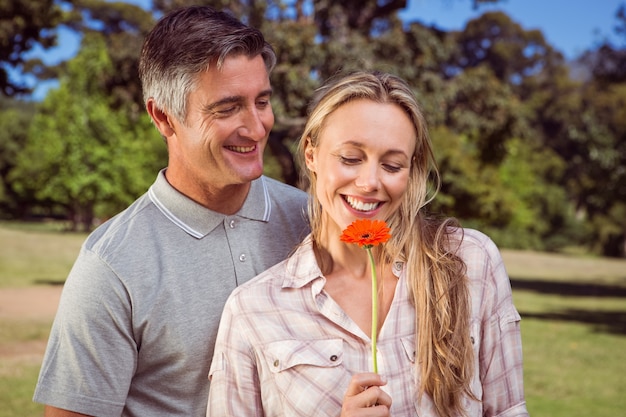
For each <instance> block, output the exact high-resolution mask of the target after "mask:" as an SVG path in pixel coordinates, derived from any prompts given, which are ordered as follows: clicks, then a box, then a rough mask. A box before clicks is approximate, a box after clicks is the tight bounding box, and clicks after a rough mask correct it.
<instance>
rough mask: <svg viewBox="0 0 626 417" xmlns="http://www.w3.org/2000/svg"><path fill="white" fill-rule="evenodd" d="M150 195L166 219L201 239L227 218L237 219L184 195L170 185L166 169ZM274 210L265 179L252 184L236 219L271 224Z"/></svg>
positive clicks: (158, 177) (153, 186) (160, 173)
mask: <svg viewBox="0 0 626 417" xmlns="http://www.w3.org/2000/svg"><path fill="white" fill-rule="evenodd" d="M148 196H149V197H150V200H151V201H152V202H153V203H154V205H155V206H157V208H158V209H159V210H160V211H161V212H162V213H163V215H165V217H167V218H168V219H169V220H170V221H171V222H172V223H174V224H175V225H177V226H178V227H180V228H181V229H183V230H184V231H185V232H187V233H189V234H190V235H191V236H193V237H195V238H197V239H201V238H203V237H204V236H206V235H207V234H209V233H210V232H211V231H212V230H213V229H215V228H216V227H217V226H218V225H220V224H222V223H223V222H224V219H225V218H227V217H233V216H226V215H225V214H222V213H218V212H215V211H213V210H209V209H208V208H206V207H204V206H202V205H200V204H198V203H196V202H195V201H193V200H192V199H190V198H189V197H187V196H185V195H184V194H182V193H180V192H179V191H178V190H176V189H175V188H174V187H172V186H171V185H170V183H169V182H167V179H166V178H165V169H162V170H161V171H159V174H158V176H157V179H156V181H155V182H154V184H152V186H151V187H150V189H149V190H148ZM271 209H272V204H271V200H270V198H269V194H268V191H267V184H266V182H265V179H264V177H263V176H261V177H260V178H257V179H256V180H254V181H252V183H251V186H250V191H249V192H248V196H247V197H246V200H245V201H244V203H243V206H242V207H241V209H240V210H239V211H238V212H237V213H236V214H235V215H234V216H239V217H245V218H247V219H251V220H257V221H264V222H267V221H268V220H269V218H270V213H271Z"/></svg>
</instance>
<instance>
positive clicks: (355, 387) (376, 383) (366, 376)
mask: <svg viewBox="0 0 626 417" xmlns="http://www.w3.org/2000/svg"><path fill="white" fill-rule="evenodd" d="M386 383H387V381H386V380H385V379H384V378H383V377H382V376H380V375H379V374H375V373H371V372H365V373H360V374H354V375H353V376H352V379H351V380H350V384H349V385H348V389H347V390H346V396H350V397H352V396H355V395H358V394H360V393H362V392H363V391H365V390H366V389H367V388H369V387H380V386H383V385H385V384H386Z"/></svg>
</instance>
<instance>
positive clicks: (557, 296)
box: [0, 223, 626, 417]
mask: <svg viewBox="0 0 626 417" xmlns="http://www.w3.org/2000/svg"><path fill="white" fill-rule="evenodd" d="M57 229H58V228H57ZM84 238H85V235H81V234H67V233H62V232H60V231H58V230H55V227H50V226H42V225H38V226H36V227H31V226H28V227H27V226H25V225H23V224H21V225H15V224H7V223H0V247H2V248H3V249H2V250H1V251H0V291H2V288H3V287H4V288H6V287H21V286H28V285H36V284H42V283H55V282H57V283H59V282H62V281H63V280H64V279H65V276H66V275H67V273H68V271H69V269H70V267H71V265H72V263H73V261H74V258H75V257H76V254H77V253H78V250H79V248H80V244H81V243H82V241H83V240H84ZM503 257H504V260H505V263H506V266H507V270H508V271H509V275H510V276H511V281H512V286H513V297H514V300H515V304H516V306H517V309H518V310H519V311H520V314H521V315H522V337H523V341H524V365H525V370H524V372H525V389H526V400H527V403H528V409H529V411H530V414H531V416H533V417H566V416H567V417H588V416H593V417H616V416H623V415H626V411H624V410H626V261H622V260H612V259H601V258H593V257H582V256H565V255H555V254H545V253H533V252H525V251H507V250H503ZM50 324H51V322H49V321H45V322H41V321H27V320H19V321H15V322H7V321H2V320H0V404H2V407H0V417H9V416H11V417H15V416H20V417H35V416H39V417H40V416H42V407H41V406H40V405H37V404H33V403H32V401H31V398H32V393H33V389H34V386H35V383H36V380H37V374H38V371H39V361H40V358H29V357H27V358H22V359H20V360H19V361H14V360H8V359H5V358H3V357H2V355H1V353H2V352H3V351H5V350H6V349H8V348H10V347H11V346H15V345H16V344H19V343H45V340H46V338H47V336H48V331H49V327H50Z"/></svg>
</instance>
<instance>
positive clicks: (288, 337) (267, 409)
mask: <svg viewBox="0 0 626 417" xmlns="http://www.w3.org/2000/svg"><path fill="white" fill-rule="evenodd" d="M464 233H465V235H464V239H463V244H462V248H461V256H462V258H463V259H464V260H465V262H466V264H467V268H468V276H469V279H470V288H471V297H472V317H471V329H470V332H471V338H472V342H473V345H474V357H475V363H476V366H475V373H474V379H473V381H472V390H473V392H474V394H475V395H476V396H477V397H478V398H479V399H481V401H472V400H470V399H468V398H466V399H465V400H466V401H465V406H466V409H467V412H468V414H467V415H468V416H470V417H479V416H498V417H514V416H515V417H517V416H528V413H527V411H526V405H525V402H524V390H523V377H522V347H521V337H520V330H519V321H520V316H519V314H518V313H517V310H516V309H515V307H514V306H513V303H512V299H511V286H510V283H509V279H508V276H507V273H506V271H505V269H504V265H503V262H502V259H501V257H500V254H499V252H498V249H497V248H496V246H495V245H494V244H493V242H492V241H491V240H490V239H489V238H488V237H486V236H485V235H483V234H482V233H480V232H477V231H474V230H470V229H466V230H465V232H464ZM398 275H399V285H397V286H396V293H395V295H394V299H393V302H392V305H391V308H390V311H389V313H388V315H387V317H386V318H385V322H384V324H383V326H382V328H381V330H380V333H379V336H378V344H377V347H378V371H379V373H380V374H382V375H384V376H385V377H386V378H387V385H386V386H385V388H384V389H385V390H386V391H387V392H388V393H389V394H390V395H391V398H392V406H391V415H394V416H417V415H419V416H420V417H431V416H433V417H434V416H436V413H435V411H434V408H433V403H432V401H431V399H430V398H429V397H428V396H427V395H424V396H423V397H422V399H421V402H418V400H417V390H416V376H415V375H416V373H415V363H414V362H415V337H414V329H415V310H414V308H413V306H412V304H411V302H410V300H409V294H408V289H407V286H406V280H405V276H404V270H402V271H398ZM324 284H325V278H324V277H323V275H322V273H321V271H320V269H319V267H318V265H317V262H316V260H315V255H314V253H313V250H312V245H311V242H310V240H309V239H307V240H306V241H305V243H303V245H302V246H300V247H299V248H298V250H297V251H296V252H295V253H294V254H293V255H292V256H291V257H290V258H289V259H287V260H286V261H284V262H282V263H280V264H278V265H276V266H275V267H273V268H271V269H269V270H268V271H266V272H264V273H262V274H261V275H260V276H258V277H257V278H255V279H253V280H252V281H249V282H248V283H246V284H244V285H241V286H240V287H238V288H237V289H236V290H235V291H234V292H233V293H232V295H231V297H230V299H229V301H228V302H227V304H226V308H225V310H224V314H223V316H222V321H221V323H220V329H219V333H218V337H217V345H216V347H215V356H214V357H213V363H212V366H211V371H210V375H209V377H210V379H211V391H210V395H209V404H208V409H207V416H209V417H210V416H213V417H226V416H233V417H248V416H268V417H269V416H338V415H339V414H340V410H341V404H342V399H343V397H344V394H345V392H346V389H347V387H348V383H349V381H350V378H351V376H352V375H353V374H354V373H359V372H370V371H371V370H372V369H371V366H372V365H371V358H370V348H371V345H370V343H371V340H370V338H369V336H368V335H367V334H365V333H364V332H363V331H362V330H361V329H360V328H359V327H358V326H357V325H356V323H355V322H353V321H352V320H351V319H350V317H348V316H347V315H346V314H345V312H344V311H343V310H342V309H341V308H340V307H339V306H338V305H337V304H336V303H335V301H334V300H333V299H332V298H331V297H329V296H328V294H326V292H325V291H324Z"/></svg>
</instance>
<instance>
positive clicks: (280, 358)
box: [263, 339, 343, 372]
mask: <svg viewBox="0 0 626 417" xmlns="http://www.w3.org/2000/svg"><path fill="white" fill-rule="evenodd" d="M263 356H264V357H265V360H266V361H267V362H268V365H269V368H270V369H271V371H272V372H281V371H284V370H286V369H289V368H292V367H294V366H298V365H308V366H320V367H325V368H328V367H335V366H338V365H340V364H341V363H342V361H343V340H341V339H327V340H280V341H277V342H272V343H268V344H267V345H265V346H264V348H263Z"/></svg>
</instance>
